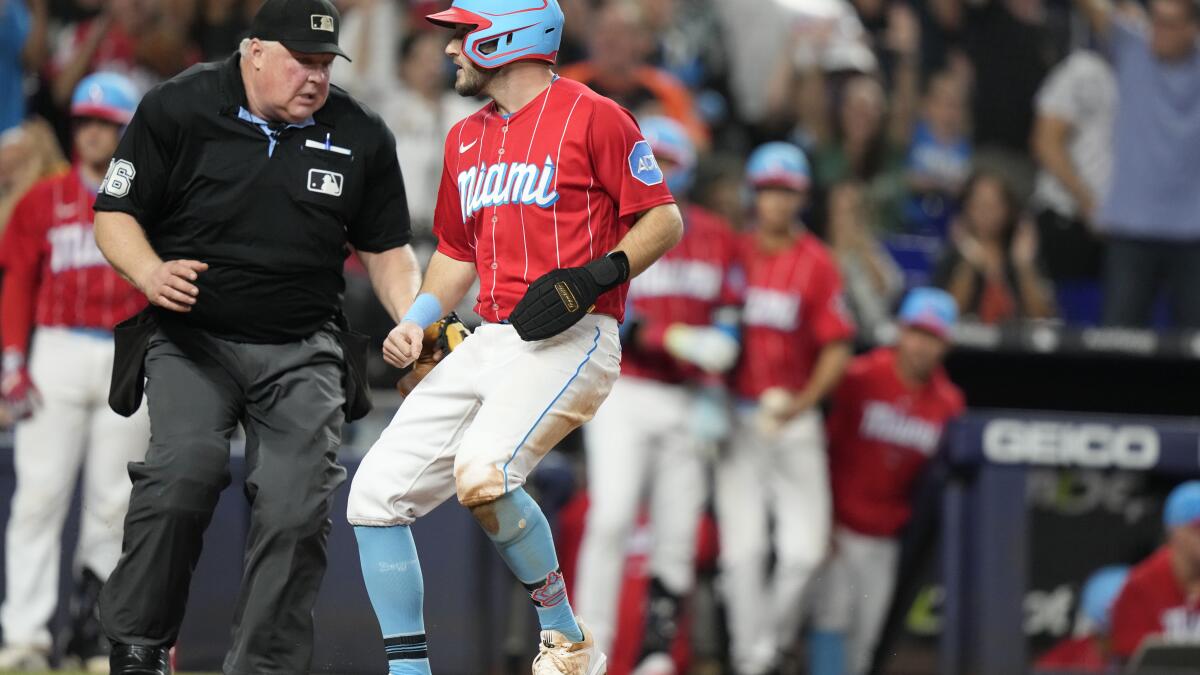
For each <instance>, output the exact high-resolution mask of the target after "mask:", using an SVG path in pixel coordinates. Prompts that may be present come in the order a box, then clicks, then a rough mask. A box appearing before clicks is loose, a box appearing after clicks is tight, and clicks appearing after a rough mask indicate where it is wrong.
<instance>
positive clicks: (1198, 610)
mask: <svg viewBox="0 0 1200 675" xmlns="http://www.w3.org/2000/svg"><path fill="white" fill-rule="evenodd" d="M1163 526H1164V527H1165V528H1166V530H1167V543H1165V544H1163V546H1161V547H1160V548H1159V549H1158V550H1157V551H1155V552H1154V553H1153V554H1151V556H1150V557H1149V558H1147V559H1146V560H1143V561H1142V562H1140V563H1138V564H1137V565H1136V566H1134V568H1133V570H1132V571H1131V572H1130V573H1129V580H1128V581H1126V582H1125V588H1124V590H1122V591H1121V593H1120V595H1119V596H1118V597H1117V602H1116V604H1115V605H1114V606H1113V610H1112V648H1113V652H1114V653H1116V655H1117V656H1119V657H1120V658H1122V659H1128V658H1129V657H1131V656H1133V654H1134V653H1135V652H1136V651H1137V648H1138V646H1140V645H1141V644H1142V641H1143V640H1145V639H1146V638H1149V637H1157V638H1160V639H1162V640H1165V641H1167V642H1178V643H1191V644H1198V643H1200V595H1198V594H1197V592H1196V591H1197V589H1198V588H1200V481H1194V480H1193V481H1189V482H1186V483H1182V484H1180V485H1179V486H1178V487H1176V488H1175V489H1174V490H1172V491H1171V494H1170V495H1168V496H1167V503H1166V505H1165V506H1164V507H1163Z"/></svg>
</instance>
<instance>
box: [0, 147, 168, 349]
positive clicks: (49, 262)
mask: <svg viewBox="0 0 1200 675" xmlns="http://www.w3.org/2000/svg"><path fill="white" fill-rule="evenodd" d="M95 202H96V190H94V189H89V188H88V187H87V186H85V185H84V183H83V179H82V178H81V177H80V176H79V172H78V171H77V170H75V169H72V170H71V171H67V172H64V173H61V174H59V175H57V176H52V177H50V178H47V179H45V180H43V181H41V182H39V183H37V184H36V185H34V186H33V188H31V189H30V190H29V192H28V193H26V195H25V196H24V197H23V198H22V199H21V201H20V202H18V203H17V206H16V208H15V209H14V210H13V213H12V218H11V219H10V220H9V223H8V228H7V229H6V230H5V231H4V239H3V241H2V242H0V264H3V265H4V268H5V275H4V301H3V307H2V313H0V333H2V335H0V339H2V341H3V344H4V350H5V351H10V350H17V351H20V352H21V353H25V351H26V349H27V347H28V342H29V333H30V330H31V328H32V323H34V322H35V321H36V323H37V325H39V326H65V327H72V328H99V329H103V330H112V328H113V326H115V325H116V324H117V323H119V322H121V321H123V320H125V319H127V318H129V317H130V316H133V315H134V314H136V313H137V312H138V311H139V310H141V309H142V307H144V306H145V305H146V297H145V296H144V295H142V293H141V292H139V291H138V290H137V289H135V288H134V287H133V286H131V285H130V284H129V283H128V282H126V281H125V280H124V279H122V278H121V277H120V275H118V274H117V273H116V271H114V270H113V268H112V267H110V266H109V264H108V261H106V260H105V259H104V256H103V255H102V254H101V253H100V249H99V248H97V246H96V239H95V236H94V235H93V234H92V221H93V219H94V218H95V214H94V213H93V212H92V205H93V204H95Z"/></svg>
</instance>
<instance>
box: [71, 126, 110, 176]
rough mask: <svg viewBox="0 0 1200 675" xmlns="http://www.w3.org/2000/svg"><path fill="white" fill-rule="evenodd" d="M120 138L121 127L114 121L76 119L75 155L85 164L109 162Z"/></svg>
mask: <svg viewBox="0 0 1200 675" xmlns="http://www.w3.org/2000/svg"><path fill="white" fill-rule="evenodd" d="M120 140H121V127H120V126H118V125H116V124H113V123H112V122H106V121H104V120H97V119H91V118H86V117H85V118H81V119H78V120H76V121H75V156H76V157H77V158H78V159H79V161H80V162H82V163H83V164H87V165H89V166H93V167H103V166H104V165H106V164H108V160H110V159H111V158H112V156H113V153H114V152H116V151H117V142H118V141H120Z"/></svg>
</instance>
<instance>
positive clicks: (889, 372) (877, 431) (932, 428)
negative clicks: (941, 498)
mask: <svg viewBox="0 0 1200 675" xmlns="http://www.w3.org/2000/svg"><path fill="white" fill-rule="evenodd" d="M964 407H965V404H964V401H963V395H962V392H961V391H960V390H959V389H958V387H956V386H954V383H953V382H951V381H950V378H949V377H947V376H946V373H945V372H944V371H942V370H941V369H939V370H938V371H937V372H936V373H935V374H934V375H933V377H932V378H931V379H930V380H929V382H928V383H926V384H925V385H924V386H923V387H921V388H919V389H911V388H909V386H908V385H906V384H905V383H904V382H902V381H901V380H900V376H899V374H898V373H897V372H896V352H895V350H893V349H892V348H890V347H881V348H879V349H876V350H874V351H872V352H870V353H868V354H864V355H862V356H860V357H858V358H856V359H854V361H852V362H851V363H850V367H849V368H847V369H846V375H845V376H844V377H843V378H842V381H841V383H840V384H839V385H838V388H837V389H836V390H835V391H834V393H833V399H832V406H831V408H830V411H829V419H828V421H827V422H826V424H827V429H828V435H829V474H830V479H831V481H832V484H833V512H834V517H835V518H836V520H837V522H838V523H840V524H841V525H844V526H846V527H848V528H850V529H852V530H854V531H855V532H859V533H862V534H865V535H868V536H873V537H891V536H895V535H896V533H897V532H899V531H900V528H902V527H904V525H905V524H906V523H907V522H908V519H909V517H910V516H911V515H912V487H913V483H914V482H915V481H916V479H917V477H918V476H919V475H920V473H921V469H923V468H924V467H925V463H926V462H927V461H929V458H930V457H931V456H932V455H933V453H934V452H935V451H936V450H937V447H938V442H939V441H941V438H942V429H943V428H944V427H945V426H946V422H948V421H950V420H951V419H953V418H955V417H957V416H958V415H959V414H961V413H962V411H963V408H964Z"/></svg>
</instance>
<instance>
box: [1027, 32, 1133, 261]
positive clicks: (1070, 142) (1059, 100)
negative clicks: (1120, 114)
mask: <svg viewBox="0 0 1200 675" xmlns="http://www.w3.org/2000/svg"><path fill="white" fill-rule="evenodd" d="M1116 106H1117V84H1116V80H1115V79H1114V77H1113V73H1112V69H1111V68H1109V66H1108V64H1107V63H1106V62H1105V61H1104V59H1103V58H1101V56H1100V55H1099V54H1096V53H1095V52H1091V51H1086V50H1080V51H1077V52H1075V53H1073V54H1071V55H1070V56H1068V57H1067V58H1066V59H1065V60H1064V61H1063V62H1062V63H1060V64H1059V65H1058V66H1056V67H1055V69H1054V70H1053V71H1051V73H1050V75H1049V77H1048V78H1047V79H1046V83H1045V84H1044V85H1042V89H1041V91H1039V92H1038V95H1037V119H1036V122H1035V124H1034V132H1033V152H1034V156H1035V157H1036V158H1037V161H1038V164H1040V165H1041V171H1040V172H1039V173H1038V178H1037V187H1036V190H1035V192H1034V195H1033V200H1034V205H1035V207H1036V208H1037V210H1038V215H1037V222H1038V234H1039V235H1040V239H1041V242H1042V257H1043V260H1045V263H1046V271H1047V273H1048V274H1049V275H1050V278H1051V279H1052V280H1054V281H1059V280H1066V279H1097V278H1099V274H1100V259H1101V255H1102V247H1101V245H1100V241H1099V240H1098V239H1097V237H1096V220H1095V219H1096V215H1097V214H1096V209H1097V208H1098V200H1099V199H1100V198H1101V197H1102V196H1103V195H1104V194H1105V193H1106V192H1107V190H1108V185H1109V181H1110V180H1111V178H1112V171H1113V153H1112V130H1113V115H1114V113H1115V112H1116Z"/></svg>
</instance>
